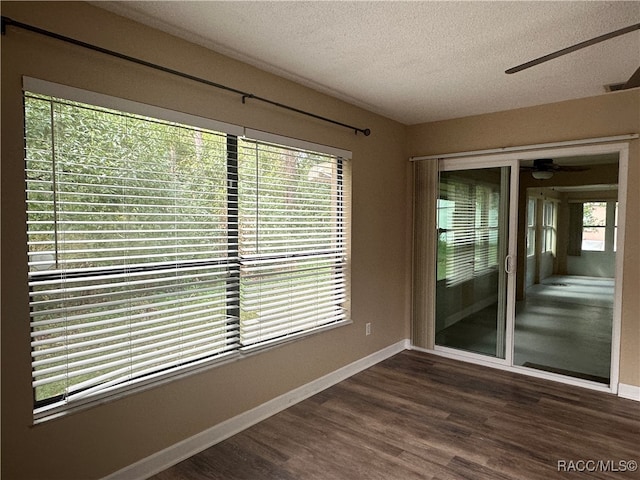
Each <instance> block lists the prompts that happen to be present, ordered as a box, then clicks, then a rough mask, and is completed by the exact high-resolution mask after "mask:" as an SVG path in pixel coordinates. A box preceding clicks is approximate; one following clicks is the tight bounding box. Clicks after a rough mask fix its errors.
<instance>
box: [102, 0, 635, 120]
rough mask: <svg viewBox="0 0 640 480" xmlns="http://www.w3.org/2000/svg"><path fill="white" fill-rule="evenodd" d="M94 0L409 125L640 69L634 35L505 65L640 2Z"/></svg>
mask: <svg viewBox="0 0 640 480" xmlns="http://www.w3.org/2000/svg"><path fill="white" fill-rule="evenodd" d="M93 4H94V5H96V6H98V7H101V8H105V9H108V10H111V11H113V12H115V13H118V14H120V15H123V16H126V17H130V18H132V19H134V20H137V21H139V22H141V23H145V24H148V25H151V26H153V27H156V28H159V29H161V30H164V31H166V32H169V33H171V34H173V35H176V36H179V37H182V38H185V39H187V40H190V41H193V42H195V43H198V44H201V45H204V46H206V47H209V48H211V49H213V50H216V51H218V52H220V53H223V54H225V55H228V56H230V57H233V58H236V59H239V60H242V61H244V62H246V63H249V64H251V65H254V66H257V67H259V68H262V69H263V70H267V71H269V72H272V73H276V74H278V75H281V76H283V77H285V78H288V79H292V80H295V81H297V82H299V83H302V84H303V85H306V86H309V87H311V88H313V89H315V90H318V91H321V92H324V93H328V94H330V95H333V96H335V97H338V98H340V99H342V100H345V101H347V102H349V103H352V104H355V105H358V106H360V107H363V108H366V109H367V110H370V111H373V112H376V113H379V114H382V115H384V116H386V117H389V118H392V119H395V120H398V121H400V122H402V123H404V124H408V125H411V124H416V123H422V122H427V121H435V120H443V119H448V118H456V117H464V116H469V115H476V114H482V113H488V112H494V111H500V110H509V109H513V108H519V107H526V106H531V105H539V104H544V103H550V102H557V101H562V100H569V99H573V98H581V97H589V96H594V95H600V94H603V93H604V92H605V89H604V86H605V85H609V84H613V83H621V82H625V81H626V80H628V79H629V77H630V76H631V75H632V73H633V72H634V71H635V70H636V69H637V68H638V67H639V66H640V31H635V32H633V33H630V34H626V35H623V36H620V37H617V38H614V39H611V40H608V41H606V42H604V43H600V44H597V45H594V46H591V47H588V48H586V49H583V50H580V51H578V52H575V53H572V54H569V55H566V56H563V57H560V58H557V59H555V60H552V61H550V62H547V63H545V64H543V65H539V66H537V67H533V68H531V69H528V70H525V71H523V72H520V73H516V74H513V75H506V74H505V73H504V71H505V70H506V69H507V68H509V67H513V66H515V65H518V64H520V63H524V62H526V61H528V60H531V59H533V58H536V57H539V56H542V55H545V54H547V53H551V52H553V51H556V50H559V49H561V48H564V47H567V46H570V45H573V44H575V43H578V42H581V41H583V40H587V39H590V38H592V37H595V36H598V35H602V34H604V33H608V32H610V31H613V30H617V29H620V28H623V27H626V26H629V25H631V24H634V23H640V2H638V1H633V2H617V1H615V2H599V1H590V2H581V1H577V2H575V1H573V2H547V1H543V2H526V1H518V2H436V1H409V2H397V1H376V2H369V1H357V2H350V1H340V2H331V1H297V2H267V1H260V2H252V1H241V2H236V1H222V2H213V1H202V2H190V1H169V2H155V1H143V2H139V1H126V2H95V3H93ZM210 80H212V81H216V79H215V78H211V79H210ZM230 86H233V85H230ZM253 93H255V94H256V95H260V92H259V91H257V90H256V91H255V92H253ZM296 106H298V105H296ZM298 107H299V108H304V106H303V105H300V106H298Z"/></svg>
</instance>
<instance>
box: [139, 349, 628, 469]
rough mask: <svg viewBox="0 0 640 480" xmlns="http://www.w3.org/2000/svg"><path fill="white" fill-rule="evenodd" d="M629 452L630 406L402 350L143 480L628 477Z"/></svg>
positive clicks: (610, 398) (597, 394)
mask: <svg viewBox="0 0 640 480" xmlns="http://www.w3.org/2000/svg"><path fill="white" fill-rule="evenodd" d="M639 446H640V403H638V402H634V401H632V400H626V399H622V398H619V397H616V396H614V395H609V394H605V393H600V392H593V391H590V390H586V389H582V388H578V387H571V386H567V385H562V384H558V383H555V382H549V381H546V380H539V379H534V378H531V377H525V376H522V375H517V374H513V373H510V372H503V371H499V370H495V369H490V368H486V367H481V366H477V365H471V364H467V363H462V362H458V361H454V360H450V359H446V358H441V357H437V356H433V355H429V354H425V353H421V352H414V351H405V352H402V353H400V354H398V355H396V356H394V357H392V358H390V359H388V360H386V361H384V362H381V363H379V364H377V365H375V366H374V367H372V368H369V369H368V370H366V371H364V372H361V373H359V374H357V375H355V376H353V377H351V378H349V379H348V380H345V381H343V382H341V383H339V384H338V385H335V386H333V387H331V388H329V389H327V390H325V391H323V392H321V393H319V394H317V395H315V396H313V397H311V398H309V399H307V400H305V401H303V402H300V403H299V404H297V405H294V406H292V407H290V408H289V409H287V410H285V411H283V412H281V413H279V414H277V415H274V416H273V417H271V418H269V419H267V420H265V421H263V422H261V423H259V424H257V425H255V426H253V427H251V428H249V429H247V430H245V431H243V432H241V433H239V434H237V435H235V436H233V437H231V438H229V439H228V440H226V441H224V442H221V443H219V444H217V445H215V446H213V447H211V448H209V449H207V450H205V451H203V452H201V453H199V454H197V455H195V456H193V457H191V458H190V459H188V460H185V461H183V462H181V463H179V464H177V465H176V466H174V467H172V468H170V469H168V470H165V471H164V472H161V473H160V474H158V475H156V476H154V477H152V478H153V479H154V480H183V479H185V480H186V479H189V480H204V479H207V480H211V479H224V480H233V479H244V480H270V479H281V480H294V479H295V480H301V479H318V480H331V479H336V480H343V479H344V480H347V479H348V480H357V479H380V480H391V479H397V480H405V479H406V480H410V479H426V480H448V479H473V480H484V479H487V480H506V479H518V480H521V479H526V480H537V479H540V480H549V479H553V478H558V479H566V478H581V479H584V478H589V479H591V478H597V479H638V478H640V472H638V471H630V470H629V469H626V468H625V465H624V464H620V463H619V462H621V461H625V462H628V461H630V460H633V461H636V462H638V461H640V447H639ZM590 460H593V461H598V460H603V461H605V462H608V461H611V462H610V463H604V464H600V465H598V464H596V463H587V461H590ZM558 462H561V466H562V465H565V468H566V469H568V471H566V470H565V471H558ZM562 462H564V464H563V463H562ZM572 462H573V463H572ZM572 466H573V468H574V470H573V471H572V470H571V468H572ZM576 470H583V471H582V472H580V471H576ZM587 470H594V471H587ZM623 470H626V471H623Z"/></svg>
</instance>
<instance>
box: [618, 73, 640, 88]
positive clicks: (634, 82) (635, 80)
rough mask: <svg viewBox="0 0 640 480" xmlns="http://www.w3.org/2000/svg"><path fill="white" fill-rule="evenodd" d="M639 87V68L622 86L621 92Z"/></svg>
mask: <svg viewBox="0 0 640 480" xmlns="http://www.w3.org/2000/svg"><path fill="white" fill-rule="evenodd" d="M635 87H640V67H638V69H637V70H636V71H635V72H634V74H633V75H631V78H630V79H629V80H627V83H625V84H624V87H622V89H621V90H626V89H627V88H635Z"/></svg>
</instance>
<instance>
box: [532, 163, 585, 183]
mask: <svg viewBox="0 0 640 480" xmlns="http://www.w3.org/2000/svg"><path fill="white" fill-rule="evenodd" d="M520 168H521V169H522V170H530V171H531V176H532V177H533V178H535V179H536V180H549V179H550V178H551V177H553V174H554V173H555V172H584V171H585V170H588V168H587V167H582V166H577V165H576V166H573V165H558V164H556V163H553V158H538V159H536V160H534V161H533V166H531V167H527V166H521V167H520Z"/></svg>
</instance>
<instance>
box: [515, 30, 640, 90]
mask: <svg viewBox="0 0 640 480" xmlns="http://www.w3.org/2000/svg"><path fill="white" fill-rule="evenodd" d="M636 30H640V23H636V24H635V25H630V26H628V27H625V28H621V29H620V30H615V31H613V32H609V33H605V34H604V35H600V36H598V37H595V38H592V39H590V40H585V41H584V42H580V43H576V44H575V45H572V46H570V47H567V48H563V49H562V50H558V51H557V52H553V53H550V54H548V55H544V56H542V57H539V58H536V59H534V60H531V61H529V62H526V63H523V64H521V65H518V66H517V67H513V68H510V69H508V70H506V71H505V72H504V73H507V74H511V73H517V72H521V71H522V70H526V69H527V68H531V67H534V66H536V65H540V64H541V63H544V62H548V61H549V60H553V59H554V58H558V57H561V56H563V55H566V54H568V53H572V52H575V51H576V50H580V49H582V48H586V47H590V46H591V45H595V44H596V43H600V42H604V41H605V40H609V39H611V38H615V37H618V36H620V35H624V34H627V33H631V32H634V31H636ZM635 87H640V67H639V68H638V69H637V70H636V71H635V72H634V73H633V75H631V77H630V78H629V80H627V81H626V82H624V83H620V84H615V85H610V86H609V87H608V88H609V90H627V89H629V88H635Z"/></svg>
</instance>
